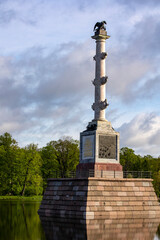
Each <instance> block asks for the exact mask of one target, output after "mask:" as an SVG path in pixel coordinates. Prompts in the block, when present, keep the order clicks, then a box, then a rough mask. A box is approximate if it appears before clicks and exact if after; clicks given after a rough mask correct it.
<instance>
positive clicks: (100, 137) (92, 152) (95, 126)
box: [77, 120, 123, 178]
mask: <svg viewBox="0 0 160 240" xmlns="http://www.w3.org/2000/svg"><path fill="white" fill-rule="evenodd" d="M80 176H83V177H84V176H90V177H114V178H123V172H122V166H121V165H120V163H119V133H118V132H116V131H115V130H114V129H113V128H112V126H111V123H110V122H108V121H107V120H103V121H94V120H93V121H92V122H90V123H89V124H88V126H87V130H85V131H83V132H82V133H80V164H79V165H78V166H77V177H80Z"/></svg>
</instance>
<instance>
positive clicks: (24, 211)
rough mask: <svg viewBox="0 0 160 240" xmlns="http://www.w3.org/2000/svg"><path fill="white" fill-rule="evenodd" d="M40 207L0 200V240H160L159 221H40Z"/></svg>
mask: <svg viewBox="0 0 160 240" xmlns="http://www.w3.org/2000/svg"><path fill="white" fill-rule="evenodd" d="M39 206H40V202H26V201H24V202H23V201H8V200H0V240H22V239H23V240H62V239H63V240H105V239H106V240H112V239H114V240H116V239H117V240H120V239H125V240H130V239H134V240H144V239H145V240H160V226H159V222H160V220H158V219H156V218H151V219H118V220H117V219H108V220H104V219H101V220H87V221H84V220H80V219H77V220H74V221H68V220H67V219H52V218H51V219H50V218H49V217H48V218H46V217H45V218H41V220H40V218H39V215H38V214H37V211H38V209H39ZM158 226H159V227H158Z"/></svg>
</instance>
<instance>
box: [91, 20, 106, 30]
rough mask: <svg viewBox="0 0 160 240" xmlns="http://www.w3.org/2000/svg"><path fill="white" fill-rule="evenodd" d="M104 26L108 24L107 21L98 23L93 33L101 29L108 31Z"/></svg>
mask: <svg viewBox="0 0 160 240" xmlns="http://www.w3.org/2000/svg"><path fill="white" fill-rule="evenodd" d="M104 24H107V23H106V21H102V22H97V23H96V24H95V26H94V30H93V31H95V32H98V31H99V30H100V29H103V30H106V27H105V26H104Z"/></svg>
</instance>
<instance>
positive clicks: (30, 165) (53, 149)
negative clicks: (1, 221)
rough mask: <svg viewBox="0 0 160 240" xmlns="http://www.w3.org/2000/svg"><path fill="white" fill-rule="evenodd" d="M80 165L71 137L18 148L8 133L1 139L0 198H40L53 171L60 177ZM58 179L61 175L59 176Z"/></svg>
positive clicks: (75, 145)
mask: <svg viewBox="0 0 160 240" xmlns="http://www.w3.org/2000/svg"><path fill="white" fill-rule="evenodd" d="M78 163H79V143H78V141H76V140H73V139H72V138H65V139H60V140H58V141H51V142H49V143H48V144H47V145H46V146H45V147H43V148H42V149H38V146H37V145H35V144H30V145H28V146H27V147H25V148H20V147H19V146H18V143H17V142H16V140H15V139H13V138H12V136H11V135H10V134H9V133H4V135H1V136H0V195H21V196H23V195H25V196H31V195H42V194H43V191H44V189H45V187H46V183H47V178H50V177H53V175H55V174H54V173H55V171H57V172H58V173H60V174H61V176H62V177H63V176H64V174H65V173H66V172H67V171H75V169H76V165H77V164H78ZM59 176H60V175H59Z"/></svg>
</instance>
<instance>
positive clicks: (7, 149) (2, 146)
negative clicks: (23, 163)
mask: <svg viewBox="0 0 160 240" xmlns="http://www.w3.org/2000/svg"><path fill="white" fill-rule="evenodd" d="M17 150H18V144H17V142H16V140H15V139H13V138H12V136H11V135H10V134H9V133H7V132H6V133H4V135H1V136H0V185H1V194H9V195H13V194H14V193H13V185H14V183H15V182H16V179H15V175H14V162H15V159H16V153H17Z"/></svg>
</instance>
